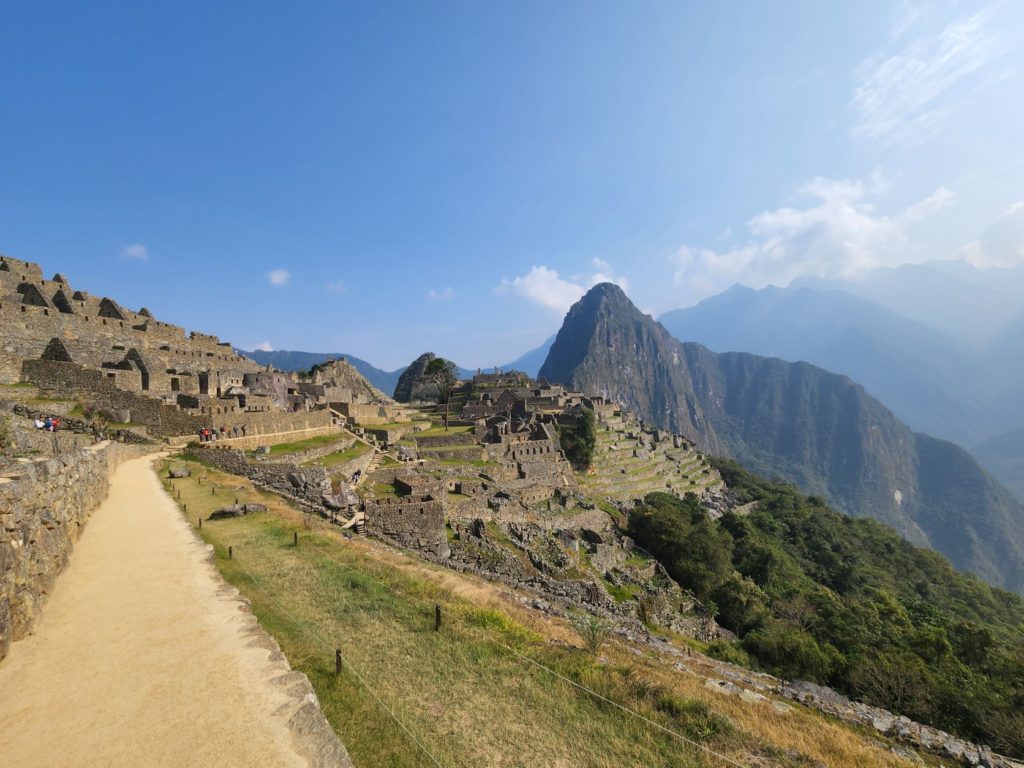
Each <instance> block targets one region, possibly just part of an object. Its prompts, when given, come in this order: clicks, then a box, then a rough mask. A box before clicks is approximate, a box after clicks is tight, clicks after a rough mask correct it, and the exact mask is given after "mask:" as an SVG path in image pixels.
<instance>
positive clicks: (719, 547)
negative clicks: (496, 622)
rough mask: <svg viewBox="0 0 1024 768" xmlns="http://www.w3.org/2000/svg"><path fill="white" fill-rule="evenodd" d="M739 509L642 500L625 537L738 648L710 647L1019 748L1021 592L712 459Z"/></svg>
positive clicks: (1023, 683)
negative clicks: (715, 510)
mask: <svg viewBox="0 0 1024 768" xmlns="http://www.w3.org/2000/svg"><path fill="white" fill-rule="evenodd" d="M714 463H715V465H716V467H717V468H718V470H719V471H720V472H721V473H722V477H723V478H724V479H725V481H726V483H727V484H728V485H729V487H730V489H731V490H732V492H733V493H735V494H737V496H738V497H739V500H740V501H742V502H747V503H749V502H756V503H754V504H753V505H752V507H751V506H747V507H744V509H745V510H747V512H746V514H736V513H727V514H726V515H725V516H724V517H722V518H721V519H720V520H718V521H717V522H715V521H711V520H710V519H708V517H707V515H706V513H705V511H704V509H703V508H702V507H701V505H700V502H699V501H698V500H697V499H696V498H695V497H693V496H687V498H685V499H678V498H676V497H672V496H669V495H667V494H663V493H654V494H651V495H649V496H648V497H647V498H646V500H645V504H644V505H643V506H641V507H639V508H637V509H636V510H634V511H633V512H632V514H631V515H630V526H629V530H630V535H631V536H632V537H633V538H634V539H635V540H636V541H637V543H638V544H640V545H641V546H642V547H643V548H644V549H646V550H647V551H649V552H651V553H652V554H654V555H655V557H657V558H658V560H660V561H661V563H662V565H664V566H665V568H666V569H667V570H668V571H669V573H670V574H671V575H672V576H673V577H674V578H676V579H677V580H678V581H679V582H680V584H682V585H683V586H685V587H687V588H689V589H691V590H693V592H694V593H695V594H696V595H697V597H698V599H700V600H701V601H702V602H704V604H705V605H708V606H711V609H712V610H713V611H714V612H716V613H717V614H718V620H719V622H721V623H722V624H723V625H724V626H726V627H727V628H729V629H731V630H732V631H734V632H736V633H737V635H738V636H739V642H737V643H735V644H732V643H726V642H722V641H719V642H716V643H713V644H712V646H711V649H710V650H711V652H712V654H713V655H718V656H719V657H721V658H725V659H728V660H733V661H739V662H741V663H749V662H750V660H753V661H754V662H756V663H757V664H758V665H760V666H763V667H766V668H768V669H769V670H771V671H773V672H775V673H776V674H779V675H782V676H783V677H785V678H789V679H802V680H813V681H816V682H819V683H827V684H829V685H832V686H834V687H836V688H838V689H840V690H843V691H845V692H847V693H851V694H853V695H855V696H857V697H859V698H861V699H862V700H865V701H868V702H869V703H872V704H876V705H879V706H882V707H885V708H887V709H890V710H893V711H896V712H899V713H901V714H905V715H908V716H910V717H912V718H914V719H916V720H919V721H923V722H927V723H930V724H932V725H936V726H939V727H941V728H943V729H946V730H949V731H952V732H955V733H959V734H961V735H963V736H966V737H968V738H970V739H972V740H975V741H978V742H980V743H985V744H991V745H993V746H995V747H996V748H997V749H999V750H1000V751H1002V752H1004V753H1007V754H1011V755H1016V756H1018V757H1020V756H1022V755H1024V730H1022V726H1024V714H1022V713H1024V655H1022V654H1021V648H1022V647H1024V599H1022V598H1021V597H1019V596H1017V595H1013V594H1011V593H1008V592H1004V591H1002V590H999V589H993V588H991V587H989V586H988V585H987V584H985V583H983V582H982V581H980V580H979V579H976V578H974V577H972V576H968V575H964V574H960V573H957V572H955V571H954V570H953V569H952V568H951V567H950V564H949V563H948V562H947V561H946V560H944V559H943V558H942V557H940V556H939V555H937V554H936V553H934V552H930V551H928V550H925V549H921V548H918V547H914V546H912V545H911V544H909V543H907V542H905V541H901V540H900V539H899V538H898V537H897V536H896V535H895V534H894V533H893V532H892V531H891V530H889V529H887V528H886V527H884V526H882V525H879V524H878V523H876V522H874V521H872V520H857V519H853V518H850V517H847V516H845V515H840V514H837V513H835V512H833V511H832V510H830V509H828V508H827V507H826V506H824V505H823V504H822V502H821V501H820V500H818V499H814V498H808V497H805V496H803V495H802V494H800V493H799V492H798V491H797V490H796V489H795V488H793V487H792V486H788V485H784V484H777V483H770V482H767V481H764V480H761V479H759V478H756V477H754V476H752V475H750V474H749V473H748V472H746V471H745V470H743V469H742V468H740V467H739V465H737V464H736V463H735V462H731V461H716V462H714Z"/></svg>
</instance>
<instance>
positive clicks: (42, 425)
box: [35, 416, 46, 429]
mask: <svg viewBox="0 0 1024 768" xmlns="http://www.w3.org/2000/svg"><path fill="white" fill-rule="evenodd" d="M35 425H36V429H43V428H45V427H46V424H45V423H44V422H43V420H42V419H40V418H39V417H38V416H37V417H36V421H35Z"/></svg>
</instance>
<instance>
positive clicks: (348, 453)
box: [314, 441, 373, 469]
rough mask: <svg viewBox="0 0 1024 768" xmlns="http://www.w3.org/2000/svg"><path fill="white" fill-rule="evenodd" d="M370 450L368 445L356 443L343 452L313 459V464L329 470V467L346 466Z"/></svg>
mask: <svg viewBox="0 0 1024 768" xmlns="http://www.w3.org/2000/svg"><path fill="white" fill-rule="evenodd" d="M371 450H373V449H372V448H371V447H370V445H369V444H368V443H364V442H362V441H356V443H354V444H353V445H350V446H349V447H348V448H345V449H344V450H341V451H335V452H334V453H329V454H327V455H326V456H324V457H323V458H320V459H314V463H316V464H320V465H322V466H324V467H327V468H328V469H330V468H331V467H338V466H341V465H342V464H348V463H349V462H350V461H352V460H353V459H358V458H359V457H360V456H362V455H363V454H365V453H368V452H369V451H371Z"/></svg>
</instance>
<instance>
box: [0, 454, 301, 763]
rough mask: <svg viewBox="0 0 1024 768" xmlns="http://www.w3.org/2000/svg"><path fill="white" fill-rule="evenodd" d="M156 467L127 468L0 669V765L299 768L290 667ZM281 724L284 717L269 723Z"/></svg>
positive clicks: (138, 463) (133, 464) (146, 463)
mask: <svg viewBox="0 0 1024 768" xmlns="http://www.w3.org/2000/svg"><path fill="white" fill-rule="evenodd" d="M151 461H152V459H151V458H150V459H136V460H134V461H129V462H127V463H125V464H123V465H122V466H121V467H120V468H119V469H118V470H117V472H116V474H115V475H114V479H113V483H112V486H111V493H110V496H109V498H108V499H107V501H106V502H105V503H104V504H103V505H102V506H100V508H99V509H97V510H96V512H95V513H93V516H92V518H91V519H90V521H89V523H88V525H87V526H86V527H85V529H84V532H83V534H82V537H81V539H80V540H79V542H78V543H77V545H76V546H75V550H74V553H73V554H72V557H71V563H70V565H69V566H68V568H67V569H66V570H65V572H64V573H63V574H62V575H61V576H60V577H59V579H58V581H57V586H56V589H55V590H54V593H53V595H51V597H50V599H49V601H48V603H47V605H46V607H45V609H44V614H43V618H42V621H41V622H40V624H39V626H38V627H37V629H36V633H35V634H34V635H32V636H30V637H28V638H26V639H25V640H22V641H20V642H18V643H15V644H14V645H13V646H12V647H11V651H10V654H9V655H8V657H7V658H6V659H5V660H4V661H3V663H0V765H3V766H19V767H20V768H29V767H30V766H40V767H42V766H46V767H47V768H53V767H54V766H142V765H146V766H213V765H215V766H220V767H223V766H255V765H267V766H302V765H306V760H304V759H302V758H300V757H299V756H298V755H297V754H296V753H295V751H294V750H293V749H292V744H291V739H292V736H291V731H290V730H289V726H288V724H287V722H286V720H287V718H288V717H290V716H291V715H292V713H293V712H294V711H295V708H296V705H295V699H293V698H292V696H291V695H289V694H288V693H287V692H286V691H285V689H284V686H282V685H280V684H272V683H271V682H270V678H273V677H278V676H280V675H281V674H282V664H281V663H280V662H278V663H270V662H269V661H268V650H267V648H266V647H265V646H263V647H260V646H259V645H252V644H251V640H252V635H251V632H252V628H253V619H252V617H251V614H248V613H244V612H242V611H240V610H239V603H238V601H237V599H235V598H234V597H233V595H232V591H230V590H227V589H225V588H224V585H223V583H222V582H219V581H218V580H216V579H215V577H214V574H213V571H212V568H211V567H210V566H209V565H208V563H207V560H206V550H205V548H204V547H203V545H202V544H201V543H200V542H198V541H197V540H196V539H195V538H194V537H193V535H192V533H191V532H190V530H189V528H188V525H187V524H186V523H185V522H184V521H183V520H182V518H181V516H180V514H179V513H178V510H177V507H176V505H175V504H174V503H173V502H172V501H171V500H170V499H169V498H168V497H167V496H166V495H165V494H164V493H163V490H162V488H161V486H160V481H159V480H158V479H157V477H156V475H155V474H154V472H153V471H152V469H151ZM275 713H276V714H275Z"/></svg>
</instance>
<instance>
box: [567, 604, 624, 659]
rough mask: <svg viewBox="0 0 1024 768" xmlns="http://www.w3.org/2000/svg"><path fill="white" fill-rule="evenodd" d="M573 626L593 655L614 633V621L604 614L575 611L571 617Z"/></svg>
mask: <svg viewBox="0 0 1024 768" xmlns="http://www.w3.org/2000/svg"><path fill="white" fill-rule="evenodd" d="M569 621H571V622H572V625H573V627H574V628H575V629H576V632H577V633H578V634H579V636H580V639H581V640H582V641H583V645H584V646H585V647H586V649H587V651H589V652H590V653H591V654H593V655H597V652H598V651H599V650H601V646H602V645H604V644H605V643H606V642H607V641H608V638H609V637H611V634H612V628H613V627H612V623H611V622H610V621H609V620H608V619H606V618H604V617H603V616H596V615H594V614H592V613H575V614H573V615H572V616H570V617H569Z"/></svg>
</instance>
